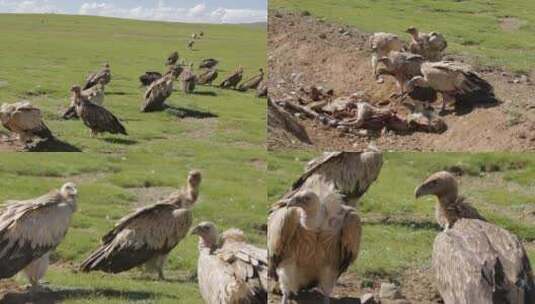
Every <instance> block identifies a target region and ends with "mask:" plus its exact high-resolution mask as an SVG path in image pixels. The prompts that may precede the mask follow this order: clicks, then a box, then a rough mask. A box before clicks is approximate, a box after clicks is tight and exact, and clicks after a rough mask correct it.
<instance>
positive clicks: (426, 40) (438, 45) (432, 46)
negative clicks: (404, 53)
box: [407, 26, 448, 61]
mask: <svg viewBox="0 0 535 304" xmlns="http://www.w3.org/2000/svg"><path fill="white" fill-rule="evenodd" d="M407 33H409V34H410V35H411V42H410V44H409V51H410V52H411V53H413V54H418V55H422V56H423V57H424V58H425V59H426V60H429V61H440V60H442V52H444V50H445V49H446V48H447V47H448V42H447V41H446V39H445V38H444V36H443V35H442V34H441V33H438V32H431V33H420V32H419V31H418V29H417V28H415V27H414V26H411V27H409V28H408V29H407Z"/></svg>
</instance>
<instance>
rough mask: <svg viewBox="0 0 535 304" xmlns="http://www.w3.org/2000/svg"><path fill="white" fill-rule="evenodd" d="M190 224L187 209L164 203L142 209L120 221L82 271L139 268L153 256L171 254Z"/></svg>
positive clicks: (105, 237) (82, 266) (103, 239)
mask: <svg viewBox="0 0 535 304" xmlns="http://www.w3.org/2000/svg"><path fill="white" fill-rule="evenodd" d="M191 223H192V214H191V210H189V209H177V208H176V206H174V205H171V204H166V203H157V204H154V205H151V206H149V207H145V208H141V209H139V210H138V211H136V212H134V213H133V214H131V215H128V216H126V217H124V218H123V219H121V220H120V221H119V222H118V223H117V225H116V226H115V228H113V229H112V230H111V231H110V232H108V233H107V234H106V235H105V236H104V237H103V238H102V242H103V244H102V246H100V247H99V248H98V249H97V250H95V251H94V252H93V253H92V254H91V255H90V256H89V257H88V258H87V259H86V260H85V261H84V262H83V263H82V265H81V269H82V271H92V270H102V271H105V272H112V273H117V272H122V271H126V270H129V269H132V268H134V267H136V266H140V265H142V264H144V263H145V262H147V261H148V260H149V259H150V258H151V257H153V256H154V255H155V254H166V253H168V252H170V251H171V250H172V249H173V248H174V247H175V246H176V245H177V244H178V243H179V242H180V241H181V240H182V239H183V238H184V237H185V236H186V234H187V232H188V230H189V228H190V226H191Z"/></svg>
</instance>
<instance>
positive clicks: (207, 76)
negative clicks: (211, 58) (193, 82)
mask: <svg viewBox="0 0 535 304" xmlns="http://www.w3.org/2000/svg"><path fill="white" fill-rule="evenodd" d="M216 78H217V70H215V69H214V70H208V71H206V72H204V73H202V74H200V75H199V76H198V77H197V79H198V81H197V82H198V83H199V84H207V83H211V82H212V81H214V80H215V79H216Z"/></svg>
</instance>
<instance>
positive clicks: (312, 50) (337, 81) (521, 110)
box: [268, 11, 535, 151]
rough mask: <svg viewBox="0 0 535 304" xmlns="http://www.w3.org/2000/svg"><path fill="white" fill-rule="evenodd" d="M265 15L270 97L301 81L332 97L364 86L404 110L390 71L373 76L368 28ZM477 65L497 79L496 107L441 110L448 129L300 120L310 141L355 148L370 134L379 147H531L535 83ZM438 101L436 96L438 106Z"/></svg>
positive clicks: (373, 98)
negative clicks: (361, 128) (352, 126)
mask: <svg viewBox="0 0 535 304" xmlns="http://www.w3.org/2000/svg"><path fill="white" fill-rule="evenodd" d="M269 18H270V20H269V21H270V26H269V33H268V44H269V51H268V60H269V68H270V79H269V86H270V96H271V97H272V99H273V100H275V101H277V100H285V99H288V98H292V97H295V95H296V94H297V93H296V92H298V91H299V89H300V88H307V87H310V86H313V85H314V86H322V87H324V88H328V89H333V90H334V95H335V97H339V96H347V95H351V94H353V93H355V92H357V91H361V92H364V93H365V94H367V95H368V96H369V99H370V100H369V102H370V103H371V104H373V105H374V106H378V107H380V108H385V109H386V108H388V109H390V110H393V111H395V112H396V113H398V114H400V115H402V116H404V115H407V114H408V113H409V110H408V109H407V108H406V107H405V106H403V105H401V104H399V103H397V102H395V101H394V100H391V95H392V93H394V92H396V88H395V84H394V81H393V79H392V78H391V77H386V78H385V83H383V84H378V83H377V82H376V81H375V79H374V77H373V76H372V73H371V61H370V58H371V53H370V51H369V50H368V47H367V45H366V44H367V40H368V34H367V33H363V32H361V31H359V30H358V29H355V28H352V27H348V26H345V25H340V24H335V23H329V22H326V21H321V20H318V19H316V18H315V17H313V16H303V15H302V14H298V13H291V12H283V11H280V12H277V13H271V14H270V17H269ZM456 59H457V60H465V61H469V60H468V59H466V58H459V57H457V58H456ZM478 72H479V73H480V74H481V75H482V77H483V78H485V79H486V80H488V81H489V82H490V83H491V84H492V85H493V86H494V89H495V92H496V95H497V96H498V98H499V99H501V100H502V101H503V102H502V103H500V104H499V105H498V106H496V107H489V108H482V107H479V108H478V107H476V108H473V109H471V111H469V112H468V113H462V114H448V115H446V116H443V117H442V118H443V119H444V121H445V122H446V124H447V125H448V130H447V131H445V132H444V133H442V134H431V133H413V134H407V135H400V134H393V133H391V132H386V133H384V134H365V135H358V134H344V133H342V132H341V131H339V130H337V129H334V128H329V127H324V126H323V125H322V124H321V123H320V122H316V121H312V120H302V121H301V122H302V123H303V125H304V126H305V129H306V131H307V133H308V135H309V137H310V139H311V140H312V142H313V144H314V145H315V146H316V147H317V148H319V149H322V150H324V149H329V150H332V149H344V150H359V149H362V148H365V147H367V146H368V144H369V143H370V142H372V141H373V142H375V143H376V145H377V146H378V147H379V148H381V149H383V150H422V151H504V150H507V151H526V150H529V151H535V107H534V106H533V100H532V98H533V97H532V96H535V86H533V85H532V83H531V82H530V81H529V78H528V79H527V80H525V81H520V80H517V79H518V75H514V74H513V73H509V72H505V71H502V70H497V69H490V68H484V69H483V68H479V71H478ZM530 98H531V100H530ZM439 103H441V100H440V98H439V101H437V104H436V105H435V107H438V106H439V105H438V104H439ZM271 137H272V134H270V135H269V139H268V143H271V142H276V143H277V146H276V147H269V148H270V149H273V148H275V149H279V148H280V147H281V146H282V145H281V143H280V142H281V141H284V139H280V138H275V139H274V138H271ZM288 145H289V146H291V145H292V144H291V143H289V144H288Z"/></svg>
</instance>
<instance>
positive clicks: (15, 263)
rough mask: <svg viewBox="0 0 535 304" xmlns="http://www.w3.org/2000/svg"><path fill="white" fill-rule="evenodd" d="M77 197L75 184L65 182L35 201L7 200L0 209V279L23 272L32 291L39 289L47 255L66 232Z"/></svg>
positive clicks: (46, 264)
mask: <svg viewBox="0 0 535 304" xmlns="http://www.w3.org/2000/svg"><path fill="white" fill-rule="evenodd" d="M76 196H77V189H76V185H75V184H73V183H66V184H64V185H63V186H62V187H61V189H59V190H52V191H51V192H49V193H48V194H45V195H43V196H40V197H37V198H33V199H29V200H24V201H9V202H8V204H7V205H6V206H4V207H3V208H2V209H0V279H4V278H10V277H12V276H14V275H15V274H17V273H18V272H19V271H21V270H22V271H23V272H24V274H25V275H26V276H27V277H28V280H29V281H30V284H31V287H32V290H35V289H38V288H39V287H40V285H39V281H40V280H41V278H42V277H43V276H44V275H45V272H46V270H47V268H48V259H49V255H50V252H52V251H53V250H54V249H55V248H56V247H57V246H58V245H59V244H60V243H61V241H62V240H63V238H64V237H65V234H66V233H67V230H68V229H69V224H70V221H71V217H72V215H73V213H74V212H75V211H76Z"/></svg>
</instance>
